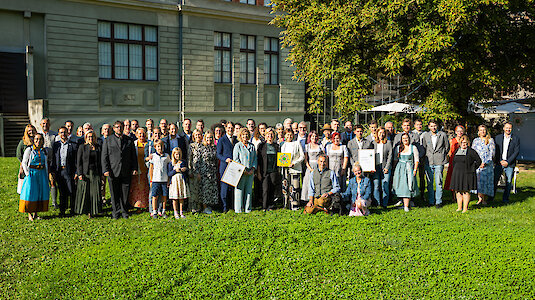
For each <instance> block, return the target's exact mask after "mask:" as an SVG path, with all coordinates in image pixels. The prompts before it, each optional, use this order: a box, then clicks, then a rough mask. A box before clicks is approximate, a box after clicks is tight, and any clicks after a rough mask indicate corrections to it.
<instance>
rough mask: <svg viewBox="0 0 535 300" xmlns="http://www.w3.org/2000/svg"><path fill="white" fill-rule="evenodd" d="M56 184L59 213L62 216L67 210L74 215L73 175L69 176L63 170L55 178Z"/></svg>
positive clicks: (65, 170)
mask: <svg viewBox="0 0 535 300" xmlns="http://www.w3.org/2000/svg"><path fill="white" fill-rule="evenodd" d="M56 184H57V186H58V189H59V211H60V213H61V214H64V213H65V211H66V210H67V208H69V209H70V211H71V213H74V174H72V175H71V174H69V173H68V172H67V169H63V170H61V171H60V172H59V174H57V176H56Z"/></svg>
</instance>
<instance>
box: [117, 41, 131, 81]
mask: <svg viewBox="0 0 535 300" xmlns="http://www.w3.org/2000/svg"><path fill="white" fill-rule="evenodd" d="M115 78H117V79H128V44H119V43H117V44H115Z"/></svg>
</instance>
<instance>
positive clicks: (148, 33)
mask: <svg viewBox="0 0 535 300" xmlns="http://www.w3.org/2000/svg"><path fill="white" fill-rule="evenodd" d="M145 41H147V42H157V41H158V31H157V30H156V27H153V26H145Z"/></svg>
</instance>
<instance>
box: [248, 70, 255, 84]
mask: <svg viewBox="0 0 535 300" xmlns="http://www.w3.org/2000/svg"><path fill="white" fill-rule="evenodd" d="M247 83H250V84H254V83H255V78H254V73H247Z"/></svg>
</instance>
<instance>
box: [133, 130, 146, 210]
mask: <svg viewBox="0 0 535 300" xmlns="http://www.w3.org/2000/svg"><path fill="white" fill-rule="evenodd" d="M135 134H136V137H137V139H136V140H135V141H134V148H135V149H136V151H137V152H136V153H137V164H138V172H137V175H132V182H131V184H130V194H129V196H128V203H130V205H131V206H132V207H135V208H139V209H142V208H147V207H149V192H150V189H149V177H148V176H147V174H148V173H149V168H148V167H147V164H146V163H145V147H146V146H147V144H148V140H147V131H146V130H145V128H141V127H139V128H138V129H136V132H135Z"/></svg>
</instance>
